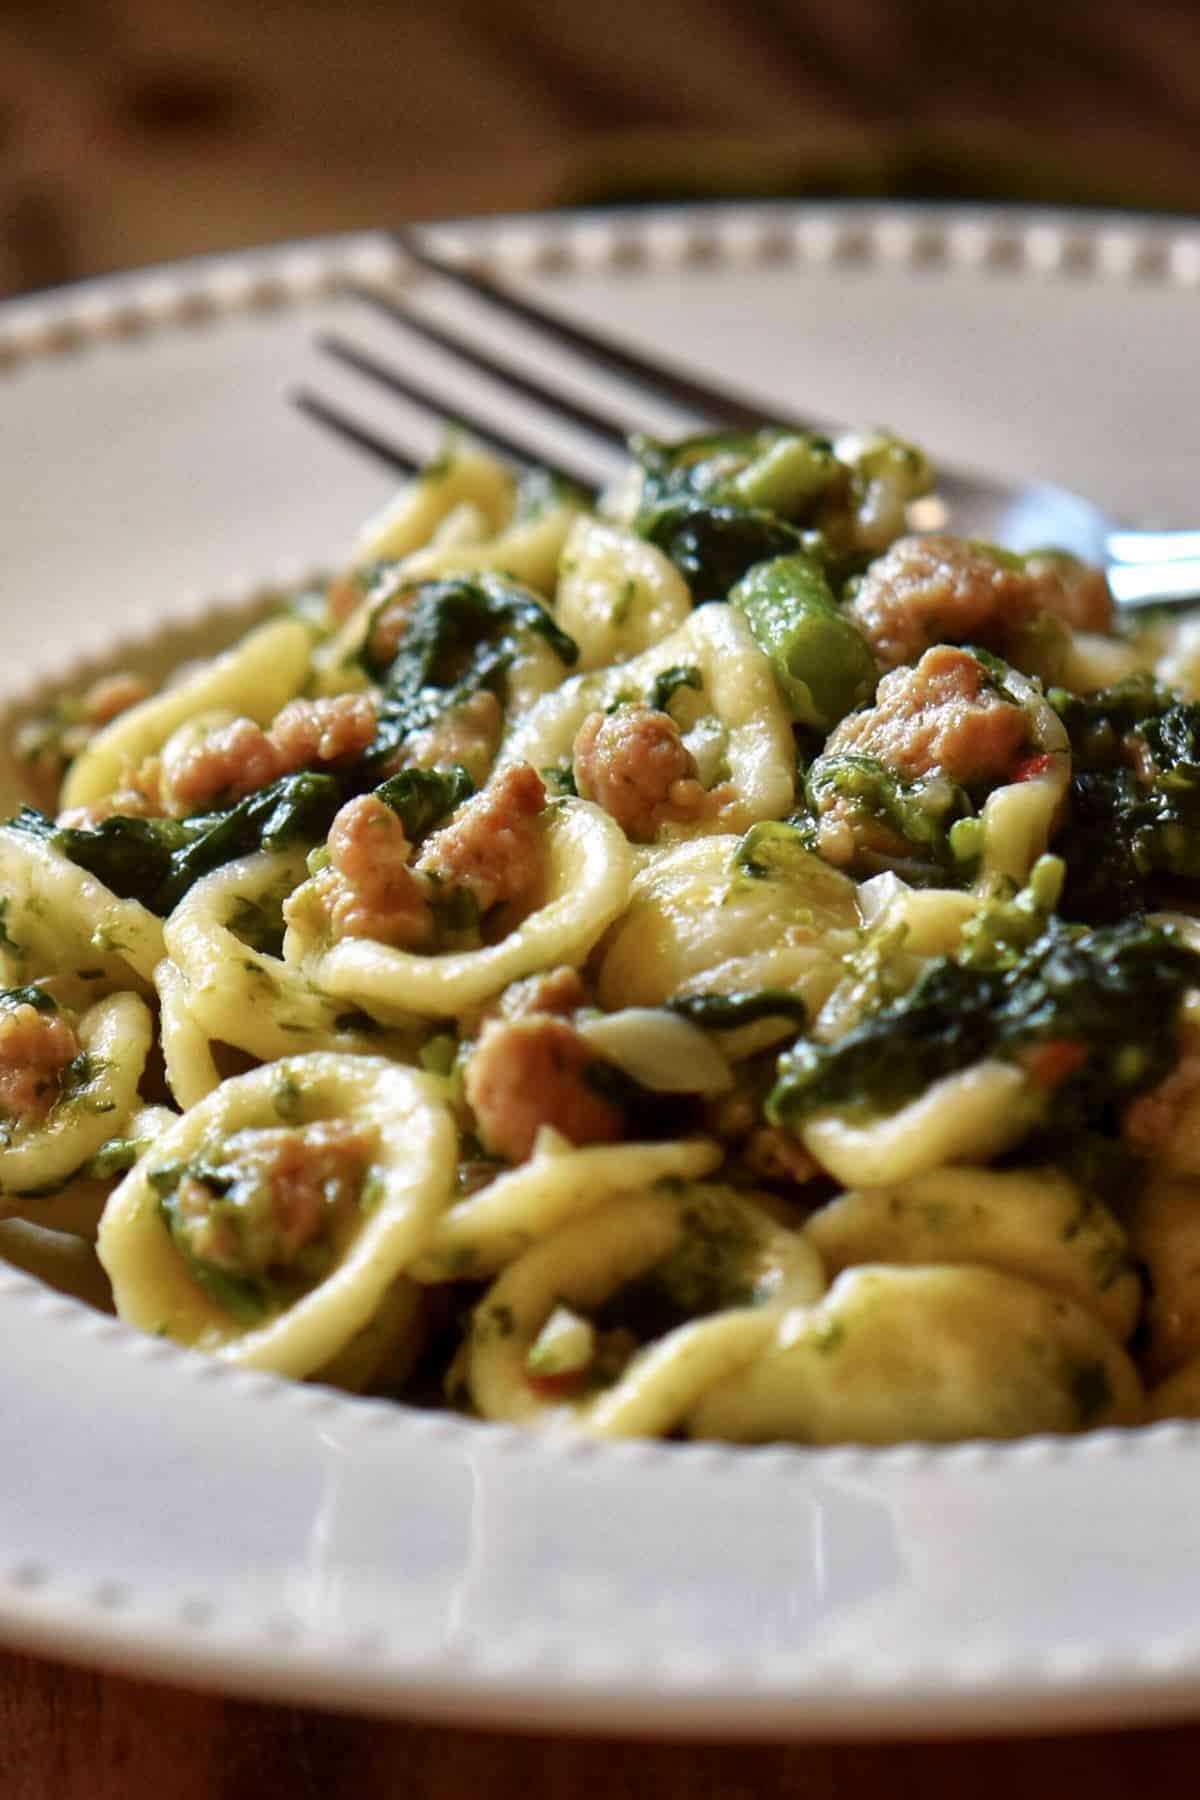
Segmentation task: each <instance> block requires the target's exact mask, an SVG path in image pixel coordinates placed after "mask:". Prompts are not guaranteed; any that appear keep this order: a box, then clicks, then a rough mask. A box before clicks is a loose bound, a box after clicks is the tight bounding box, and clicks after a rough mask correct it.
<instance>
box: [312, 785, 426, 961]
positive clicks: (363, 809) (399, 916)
mask: <svg viewBox="0 0 1200 1800" xmlns="http://www.w3.org/2000/svg"><path fill="white" fill-rule="evenodd" d="M328 849H329V863H328V866H327V867H326V868H324V869H322V870H321V871H320V873H319V874H318V875H317V877H316V879H315V882H314V886H313V893H314V898H315V900H316V903H317V905H318V906H319V907H320V908H321V909H322V911H323V912H324V913H325V915H326V917H327V918H328V921H329V929H330V931H331V933H332V935H333V937H334V938H335V939H336V938H346V937H365V938H374V939H375V940H376V942H378V943H381V944H392V945H394V946H395V947H397V948H398V949H405V950H414V949H420V948H422V947H424V946H425V945H427V944H428V943H429V942H430V940H431V938H432V936H433V914H432V912H431V911H430V907H429V901H428V899H427V897H426V893H425V889H424V887H423V886H422V884H421V883H420V882H419V881H418V880H417V878H416V877H415V876H414V874H413V872H412V870H411V869H410V868H409V866H408V865H409V860H410V858H411V856H412V848H411V846H410V844H409V841H408V839H407V837H406V836H405V833H404V827H403V825H402V824H401V823H400V821H399V819H398V818H397V817H396V815H395V813H394V812H393V811H392V809H391V807H390V806H385V805H384V803H383V801H382V800H378V799H376V797H375V795H374V794H360V795H359V796H358V797H357V799H354V800H348V801H347V802H346V804H345V806H343V807H342V808H341V810H340V812H339V813H338V814H337V816H336V818H335V819H334V821H333V825H332V827H331V828H330V832H329V843H328ZM300 891H301V892H303V890H300ZM294 910H295V909H294V907H293V906H292V903H291V902H290V901H289V902H285V905H284V917H285V918H287V919H290V918H291V917H292V916H293V913H294Z"/></svg>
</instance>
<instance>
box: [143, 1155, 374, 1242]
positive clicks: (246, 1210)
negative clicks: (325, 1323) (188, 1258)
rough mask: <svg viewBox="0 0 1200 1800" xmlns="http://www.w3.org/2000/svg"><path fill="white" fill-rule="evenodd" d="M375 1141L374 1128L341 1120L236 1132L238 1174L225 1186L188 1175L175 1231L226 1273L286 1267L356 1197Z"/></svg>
mask: <svg viewBox="0 0 1200 1800" xmlns="http://www.w3.org/2000/svg"><path fill="white" fill-rule="evenodd" d="M374 1148H375V1139H374V1134H373V1133H371V1132H367V1131H363V1130H361V1129H356V1128H355V1127H353V1126H351V1125H349V1124H346V1123H344V1122H343V1121H341V1120H337V1119H326V1120H321V1121H320V1122H318V1123H317V1124H314V1125H306V1126H303V1127H300V1128H286V1127H279V1128H274V1129H271V1128H268V1129H265V1130H248V1131H242V1132H239V1133H237V1135H236V1136H235V1137H233V1138H232V1139H231V1140H230V1142H229V1145H228V1157H227V1158H226V1159H225V1165H224V1166H227V1167H229V1168H230V1169H232V1171H233V1175H234V1179H233V1182H232V1185H231V1186H230V1188H229V1190H228V1192H227V1193H225V1194H223V1195H217V1194H215V1193H214V1191H213V1189H212V1188H211V1187H209V1186H208V1185H207V1184H206V1183H205V1182H203V1181H200V1180H198V1179H197V1178H196V1177H195V1176H193V1175H185V1176H184V1177H183V1179H182V1180H181V1181H180V1183H179V1186H178V1188H177V1189H176V1192H175V1205H174V1225H175V1230H176V1231H177V1232H178V1233H179V1234H180V1235H181V1236H182V1237H183V1238H184V1240H185V1242H186V1244H187V1246H188V1248H189V1250H190V1251H191V1253H192V1255H193V1256H195V1257H198V1258H199V1259H200V1260H201V1261H203V1262H206V1263H210V1264H212V1265H213V1266H214V1267H215V1268H218V1269H223V1270H225V1271H227V1272H228V1273H229V1274H233V1275H251V1274H261V1273H263V1272H264V1271H266V1270H267V1269H271V1268H280V1267H286V1265H287V1264H289V1263H291V1262H294V1261H295V1259H296V1257H297V1256H298V1255H299V1253H300V1251H301V1250H303V1249H304V1248H305V1246H306V1245H308V1244H312V1243H314V1242H315V1241H316V1240H317V1239H318V1238H320V1237H321V1236H322V1235H323V1234H324V1232H325V1230H326V1227H327V1226H328V1224H329V1223H330V1221H331V1219H332V1216H333V1214H334V1213H335V1212H336V1211H337V1210H338V1209H339V1208H341V1207H343V1206H344V1205H345V1204H346V1203H347V1202H348V1201H349V1200H352V1199H353V1198H355V1197H356V1195H357V1194H358V1191H359V1189H360V1188H361V1185H362V1180H363V1176H364V1174H365V1172H366V1169H367V1165H368V1164H369V1162H370V1159H371V1156H372V1154H373V1151H374Z"/></svg>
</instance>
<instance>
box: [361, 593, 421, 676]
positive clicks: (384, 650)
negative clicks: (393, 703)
mask: <svg viewBox="0 0 1200 1800" xmlns="http://www.w3.org/2000/svg"><path fill="white" fill-rule="evenodd" d="M416 597H417V589H416V587H410V588H404V589H402V590H401V592H400V593H398V594H395V595H393V597H392V598H391V599H390V600H388V601H387V602H386V603H385V604H384V605H383V606H381V607H380V609H379V611H378V612H377V613H376V615H375V617H374V619H373V620H372V621H371V632H370V636H369V638H368V639H367V654H368V656H369V657H370V660H371V667H372V668H375V669H382V668H384V667H385V666H386V665H387V664H388V663H390V662H391V660H392V658H393V657H394V656H395V654H396V652H397V650H398V649H399V648H400V640H401V638H402V637H403V636H404V633H405V632H406V631H407V630H408V619H409V614H410V613H411V612H412V609H413V603H414V602H415V600H416Z"/></svg>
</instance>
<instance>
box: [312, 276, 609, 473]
mask: <svg viewBox="0 0 1200 1800" xmlns="http://www.w3.org/2000/svg"><path fill="white" fill-rule="evenodd" d="M346 292H347V293H350V294H352V295H353V296H354V298H355V299H356V300H361V301H362V302H363V303H364V304H365V305H367V306H370V307H373V308H374V309H375V311H376V312H381V313H383V314H384V316H385V317H386V318H389V319H394V320H395V321H396V322H397V324H400V325H403V327H404V329H405V330H406V331H411V332H412V333H413V335H414V337H419V338H421V339H423V340H424V341H425V342H426V343H430V344H436V345H437V346H438V348H439V349H440V350H448V351H449V352H450V354H451V355H452V356H454V357H456V358H457V359H458V361H459V362H463V363H466V364H467V366H468V367H469V368H472V369H478V370H479V372H480V374H481V375H493V376H496V377H498V378H499V379H500V380H501V381H503V382H504V384H505V385H506V386H507V387H509V388H511V389H512V390H513V391H514V393H518V394H521V395H523V396H524V398H525V399H526V400H532V401H534V402H535V404H536V405H538V406H545V407H548V408H549V409H550V411H552V412H554V413H557V414H558V415H559V417H560V418H564V419H568V420H570V422H571V424H572V425H579V426H581V427H582V429H583V430H584V431H590V432H593V433H594V434H595V435H596V436H597V437H601V438H604V439H606V440H607V442H609V443H610V444H615V445H616V446H617V447H618V449H620V450H624V448H625V441H626V439H627V437H628V435H629V432H630V431H631V430H632V429H633V427H632V426H631V425H630V424H629V423H628V422H627V421H626V420H623V419H618V418H617V417H616V416H615V414H613V413H610V412H606V411H605V410H604V409H603V408H601V407H597V406H584V405H583V403H582V402H581V401H578V400H572V399H570V398H569V397H568V396H567V395H566V394H562V393H558V392H556V391H555V389H554V388H551V387H547V386H546V384H545V383H544V382H541V381H537V380H536V379H535V378H534V377H533V376H532V375H528V374H526V373H525V371H524V370H523V369H519V368H518V367H517V365H516V363H514V362H510V361H509V359H508V358H507V357H504V356H497V355H496V354H495V353H494V352H492V353H488V352H486V351H484V350H481V349H479V348H478V347H477V346H476V345H475V344H473V343H472V342H471V341H470V339H469V338H467V337H465V336H464V335H463V334H462V333H460V332H457V331H452V330H450V329H448V328H447V327H446V326H445V325H435V324H434V323H433V321H432V320H431V319H426V318H424V317H423V316H422V315H421V314H420V313H418V312H416V311H415V310H414V309H413V308H412V307H409V306H406V305H405V304H404V302H403V301H402V300H393V299H392V298H391V297H390V296H389V295H387V294H382V293H380V291H379V289H378V288H372V287H364V286H362V285H361V284H360V283H358V282H351V283H350V284H349V285H348V286H347V289H346Z"/></svg>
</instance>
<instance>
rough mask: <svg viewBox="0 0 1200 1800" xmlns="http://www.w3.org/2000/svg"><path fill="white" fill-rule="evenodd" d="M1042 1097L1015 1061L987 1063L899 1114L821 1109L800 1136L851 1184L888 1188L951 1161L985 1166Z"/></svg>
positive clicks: (948, 1078) (1025, 1124)
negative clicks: (858, 1115)
mask: <svg viewBox="0 0 1200 1800" xmlns="http://www.w3.org/2000/svg"><path fill="white" fill-rule="evenodd" d="M1038 1106H1039V1102H1038V1100H1037V1098H1036V1095H1035V1093H1034V1090H1033V1088H1032V1084H1031V1083H1030V1082H1029V1080H1028V1078H1027V1077H1026V1076H1025V1075H1024V1073H1023V1072H1022V1071H1021V1070H1020V1069H1019V1068H1017V1067H1016V1066H1015V1065H1014V1064H1012V1063H1002V1062H992V1061H988V1062H981V1063H976V1064H975V1066H974V1067H973V1068H970V1069H962V1070H960V1071H959V1072H958V1073H957V1074H955V1075H944V1076H943V1077H942V1079H941V1080H940V1081H935V1082H934V1083H933V1085H932V1086H931V1087H928V1088H926V1090H925V1092H924V1093H923V1094H920V1095H919V1096H918V1097H917V1099H915V1100H910V1101H909V1102H908V1104H907V1105H905V1106H902V1107H900V1109H899V1111H897V1112H894V1113H883V1114H880V1115H879V1116H877V1117H875V1118H870V1119H867V1120H864V1121H863V1122H862V1123H859V1122H857V1121H855V1120H854V1119H852V1118H843V1117H842V1116H841V1115H840V1114H838V1113H834V1112H829V1113H814V1114H813V1115H812V1116H811V1117H810V1118H809V1119H807V1120H806V1121H805V1123H804V1125H803V1127H802V1128H801V1132H800V1135H801V1137H802V1138H803V1140H804V1143H805V1145H806V1146H807V1148H808V1149H809V1150H810V1151H811V1152H812V1154H813V1156H815V1157H816V1159H817V1161H818V1162H819V1163H820V1165H821V1167H822V1168H823V1169H827V1170H828V1171H829V1173H830V1174H831V1175H832V1176H833V1177H834V1178H835V1180H837V1181H840V1182H842V1183H843V1184H844V1185H845V1186H846V1187H880V1186H883V1185H884V1184H885V1183H894V1182H897V1181H907V1180H909V1179H910V1178H911V1177H912V1176H914V1175H925V1174H928V1173H929V1171H930V1170H931V1169H936V1168H939V1167H940V1166H941V1165H942V1164H943V1163H962V1162H965V1163H972V1162H974V1163H982V1162H987V1161H988V1160H989V1158H991V1157H993V1156H997V1155H999V1153H1000V1152H1001V1151H1002V1150H1006V1149H1007V1148H1008V1147H1009V1145H1010V1144H1014V1143H1016V1142H1017V1140H1018V1139H1019V1138H1020V1137H1022V1136H1023V1135H1024V1133H1025V1132H1026V1131H1027V1130H1028V1128H1029V1125H1030V1123H1031V1122H1032V1120H1033V1119H1034V1118H1035V1117H1036V1116H1037V1110H1038Z"/></svg>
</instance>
